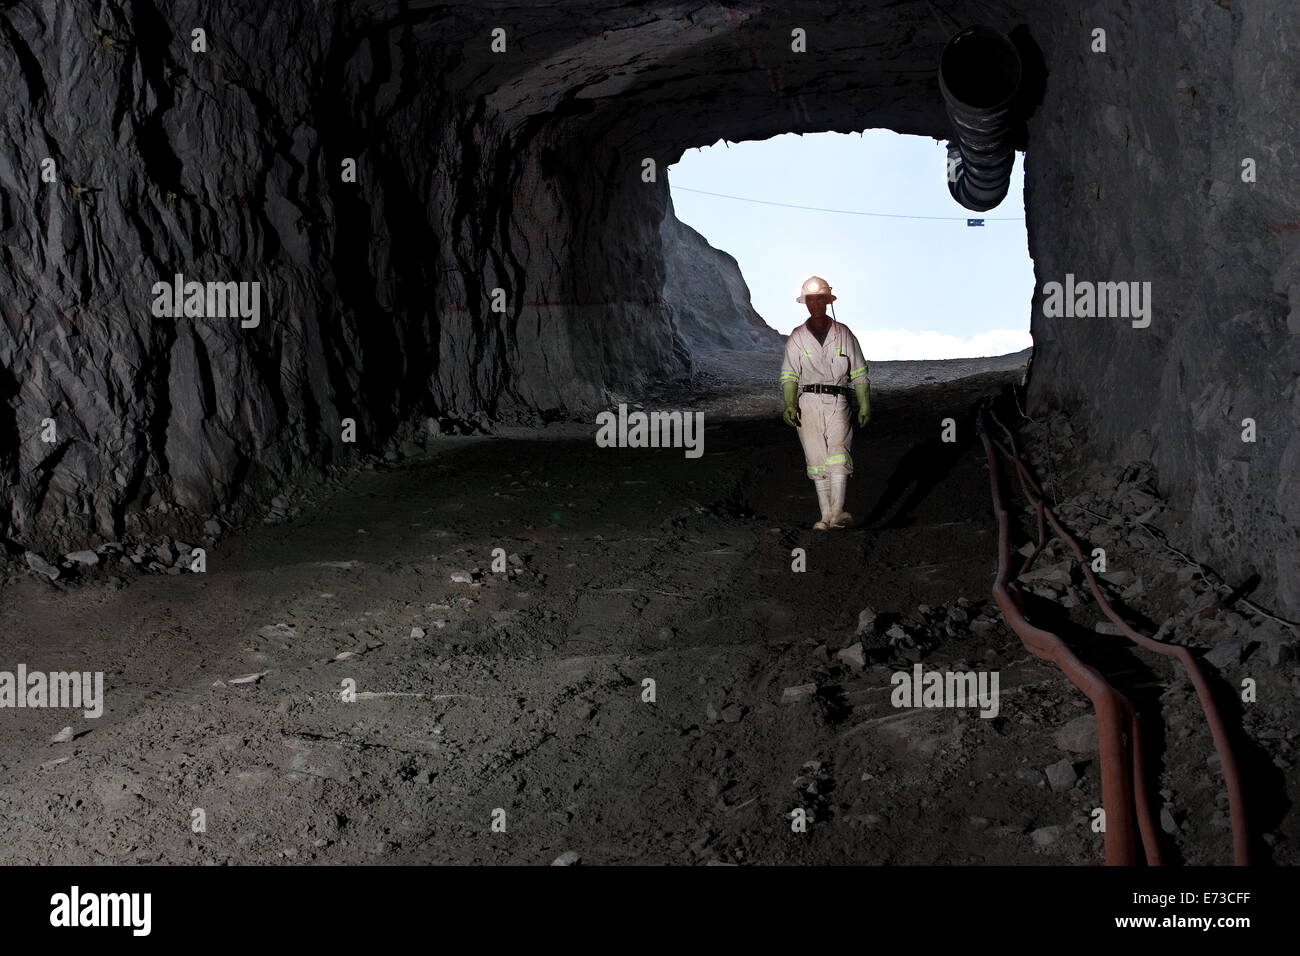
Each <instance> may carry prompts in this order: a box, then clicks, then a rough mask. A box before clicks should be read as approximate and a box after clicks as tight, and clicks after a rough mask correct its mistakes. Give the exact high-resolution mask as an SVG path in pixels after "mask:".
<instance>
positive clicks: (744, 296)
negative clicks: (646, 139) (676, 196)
mask: <svg viewBox="0 0 1300 956" xmlns="http://www.w3.org/2000/svg"><path fill="white" fill-rule="evenodd" d="M659 235H660V237H661V239H662V241H663V260H664V293H663V294H664V304H665V305H667V306H668V309H669V311H670V313H671V315H672V320H673V325H674V327H675V328H676V331H677V333H678V334H679V335H680V336H681V338H682V340H683V342H684V343H685V345H686V346H687V348H689V349H690V350H691V351H695V350H698V349H734V350H736V351H740V352H746V351H751V350H762V351H769V352H771V351H779V350H780V349H781V348H782V346H783V338H782V336H781V333H779V332H777V331H776V329H774V328H772V327H771V326H769V325H768V324H767V323H766V322H764V321H763V317H762V316H761V315H759V314H758V313H757V312H755V311H754V306H753V303H752V302H751V301H750V297H749V286H747V285H746V284H745V279H744V277H743V276H742V275H741V274H740V266H739V265H737V263H736V260H735V257H734V256H731V255H730V254H728V253H726V252H723V251H722V250H721V249H715V248H714V247H713V246H711V245H710V244H709V241H708V240H707V239H705V238H704V237H703V236H702V235H700V234H699V233H698V232H696V231H695V230H694V229H692V228H691V227H690V226H688V225H686V223H684V222H682V221H681V220H680V219H678V218H677V216H676V215H675V214H674V212H673V210H672V208H671V206H670V207H669V209H668V210H667V212H666V213H665V214H664V218H663V222H662V223H660V226H659Z"/></svg>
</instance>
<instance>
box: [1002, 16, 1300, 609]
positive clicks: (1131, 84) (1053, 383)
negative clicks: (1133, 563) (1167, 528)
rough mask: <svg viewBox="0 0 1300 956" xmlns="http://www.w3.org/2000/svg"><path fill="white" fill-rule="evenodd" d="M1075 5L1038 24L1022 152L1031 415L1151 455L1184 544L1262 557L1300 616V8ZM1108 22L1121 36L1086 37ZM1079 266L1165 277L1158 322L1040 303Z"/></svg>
mask: <svg viewBox="0 0 1300 956" xmlns="http://www.w3.org/2000/svg"><path fill="white" fill-rule="evenodd" d="M1073 6H1074V7H1075V8H1076V9H1075V11H1074V12H1072V13H1071V15H1070V16H1063V17H1060V18H1056V19H1053V20H1052V21H1051V22H1050V23H1049V24H1047V25H1046V28H1045V31H1044V32H1043V33H1042V34H1041V35H1040V36H1039V42H1040V43H1041V44H1042V45H1043V47H1044V49H1045V50H1046V51H1047V52H1048V59H1049V62H1050V69H1051V76H1050V79H1049V82H1048V84H1047V92H1046V96H1045V99H1044V101H1043V103H1042V106H1041V108H1040V109H1039V111H1038V113H1037V115H1036V117H1035V120H1034V122H1033V124H1032V126H1031V137H1032V138H1031V143H1030V149H1029V152H1028V154H1027V158H1026V171H1027V176H1026V183H1025V192H1026V200H1027V207H1028V222H1029V242H1030V249H1031V251H1032V253H1033V256H1034V262H1035V271H1036V275H1037V280H1038V282H1037V288H1038V290H1039V292H1038V294H1037V295H1036V296H1035V301H1034V314H1033V333H1034V341H1035V346H1036V354H1035V358H1034V365H1033V374H1032V379H1031V388H1030V395H1031V400H1032V407H1031V410H1030V413H1031V414H1033V410H1034V409H1039V410H1042V409H1045V408H1048V407H1059V408H1069V409H1070V410H1071V411H1072V413H1073V414H1074V418H1075V421H1076V423H1077V422H1082V423H1084V425H1085V427H1086V432H1087V434H1088V437H1089V441H1090V443H1091V446H1092V451H1093V453H1094V454H1095V455H1097V456H1112V455H1113V456H1114V457H1116V458H1118V459H1120V460H1123V459H1126V458H1130V457H1149V458H1150V459H1151V460H1153V461H1154V462H1155V464H1156V466H1157V469H1158V474H1159V478H1160V481H1161V483H1162V486H1163V487H1162V489H1161V490H1162V491H1163V492H1164V493H1165V494H1166V495H1167V496H1168V497H1169V498H1170V499H1171V500H1173V501H1175V502H1177V503H1178V504H1179V505H1180V506H1181V507H1183V508H1184V509H1187V510H1189V511H1190V512H1191V515H1192V521H1191V524H1190V526H1189V527H1188V529H1187V534H1188V537H1189V540H1188V541H1186V542H1184V544H1185V545H1188V546H1190V547H1192V548H1193V549H1194V550H1195V551H1196V553H1197V554H1199V555H1209V556H1213V560H1214V561H1215V562H1218V563H1219V564H1218V570H1220V571H1222V572H1224V573H1226V574H1227V576H1228V577H1229V578H1230V579H1232V580H1234V582H1237V581H1244V580H1246V579H1248V578H1249V577H1250V576H1251V575H1253V574H1255V573H1258V574H1260V575H1261V576H1262V579H1263V583H1264V589H1263V591H1262V592H1261V593H1263V594H1264V595H1266V597H1265V600H1266V602H1267V601H1276V602H1277V604H1278V605H1279V606H1280V607H1283V608H1284V609H1286V610H1288V611H1289V612H1290V613H1292V614H1294V613H1295V612H1296V611H1297V610H1300V546H1298V545H1300V389H1297V386H1296V380H1297V372H1300V334H1297V333H1300V193H1297V191H1296V189H1295V183H1296V182H1297V180H1298V174H1300V86H1298V85H1297V84H1296V82H1295V75H1296V71H1295V67H1294V63H1292V64H1291V65H1289V66H1288V65H1286V64H1288V62H1289V61H1293V60H1294V51H1295V50H1296V49H1297V46H1298V45H1300V9H1298V8H1296V7H1295V5H1294V4H1278V3H1270V2H1253V0H1233V2H1229V0H1221V2H1208V3H1207V2H1199V0H1196V2H1193V0H1174V2H1170V3H1166V4H1136V3H1132V4H1116V3H1102V2H1093V3H1078V4H1074V5H1073ZM1094 26H1099V27H1104V28H1105V29H1106V30H1107V41H1108V44H1107V52H1106V53H1104V54H1102V53H1093V52H1091V51H1090V37H1089V33H1090V31H1091V29H1092V28H1093V27H1094ZM1247 159H1251V160H1253V161H1254V164H1255V170H1256V173H1255V181H1253V182H1244V181H1243V172H1244V167H1243V162H1244V161H1245V160H1247ZM1066 273H1073V274H1074V276H1075V278H1076V279H1086V280H1094V281H1142V282H1150V283H1151V313H1150V325H1149V326H1148V327H1145V328H1135V327H1134V325H1133V322H1132V321H1131V320H1127V319H1124V318H1066V317H1061V318H1047V317H1045V316H1044V315H1043V310H1042V306H1043V295H1042V290H1043V286H1044V284H1045V283H1047V282H1050V281H1053V280H1056V281H1062V282H1063V281H1064V280H1065V276H1066ZM1138 321H1139V322H1142V321H1146V320H1145V319H1139V320H1138ZM1247 418H1250V419H1253V420H1254V422H1255V428H1256V440H1255V441H1254V442H1253V443H1250V442H1243V441H1242V434H1243V431H1244V430H1245V429H1244V428H1243V424H1242V422H1243V419H1247ZM1112 560H1114V558H1112Z"/></svg>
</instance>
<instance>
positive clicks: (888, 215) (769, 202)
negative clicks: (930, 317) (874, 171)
mask: <svg viewBox="0 0 1300 956" xmlns="http://www.w3.org/2000/svg"><path fill="white" fill-rule="evenodd" d="M672 188H673V189H680V190H681V191H682V192H688V193H699V194H700V195H702V196H716V197H718V198H719V199H735V200H738V201H740V202H752V203H758V204H760V205H763V206H783V207H784V208H786V209H806V210H808V211H809V212H832V213H839V214H841V215H845V216H873V217H878V218H881V219H929V220H937V221H941V222H965V221H966V220H968V219H980V220H981V221H983V222H1024V220H1025V217H1024V216H993V217H989V216H914V215H909V214H907V213H895V212H864V211H861V210H857V209H830V208H827V207H824V206H801V205H799V204H798V203H790V202H777V201H776V200H774V199H754V198H752V197H749V196H731V195H728V194H727V193H715V192H709V191H708V190H707V189H692V188H691V187H689V186H673V187H672Z"/></svg>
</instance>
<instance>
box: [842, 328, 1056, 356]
mask: <svg viewBox="0 0 1300 956" xmlns="http://www.w3.org/2000/svg"><path fill="white" fill-rule="evenodd" d="M846 324H848V323H846ZM849 328H850V329H852V330H853V334H854V335H856V336H857V337H858V341H859V342H860V343H861V344H862V351H863V353H864V354H865V355H866V357H867V360H868V361H875V362H887V361H892V360H896V359H947V358H973V357H975V356H984V355H1008V354H1010V353H1012V352H1019V351H1021V350H1022V349H1027V348H1029V347H1030V346H1031V345H1033V344H1034V340H1033V338H1032V337H1031V336H1030V334H1029V330H1028V329H989V330H988V331H987V332H979V333H977V334H975V335H972V336H971V337H970V338H965V339H963V338H961V337H959V336H956V335H949V334H947V333H945V332H932V331H924V330H923V331H915V330H913V329H855V328H853V326H852V325H851V324H849Z"/></svg>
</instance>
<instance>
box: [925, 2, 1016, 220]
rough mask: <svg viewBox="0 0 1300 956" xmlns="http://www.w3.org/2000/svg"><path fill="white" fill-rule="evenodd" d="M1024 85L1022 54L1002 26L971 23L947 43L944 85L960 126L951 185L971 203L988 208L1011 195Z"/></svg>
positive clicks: (951, 161)
mask: <svg viewBox="0 0 1300 956" xmlns="http://www.w3.org/2000/svg"><path fill="white" fill-rule="evenodd" d="M1019 88H1020V54H1019V53H1017V52H1016V48H1015V46H1014V45H1013V44H1012V43H1011V41H1010V40H1009V39H1007V37H1005V36H1004V35H1002V34H1001V33H998V32H997V31H996V30H991V29H989V28H988V27H982V26H973V27H967V28H966V29H965V30H962V31H961V32H960V33H958V34H957V35H956V36H954V37H953V38H952V39H951V40H949V41H948V45H947V46H945V47H944V48H943V55H942V56H941V57H940V58H939V89H940V91H941V92H942V93H943V100H944V103H946V104H947V107H948V118H949V119H950V120H951V121H952V125H953V130H954V131H955V132H956V144H955V145H954V144H953V143H949V144H948V191H949V192H951V193H952V198H953V199H955V200H957V202H959V203H961V204H962V205H963V206H965V207H966V208H967V209H971V210H974V211H976V212H984V211H985V210H987V209H992V208H994V207H995V206H997V205H998V204H999V203H1000V202H1002V200H1003V199H1005V198H1006V195H1007V184H1008V183H1009V182H1010V181H1011V169H1012V166H1013V165H1014V164H1015V158H1016V153H1015V147H1014V145H1013V127H1014V120H1015V116H1014V113H1013V100H1014V99H1015V95H1016V91H1017V90H1018V89H1019Z"/></svg>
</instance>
